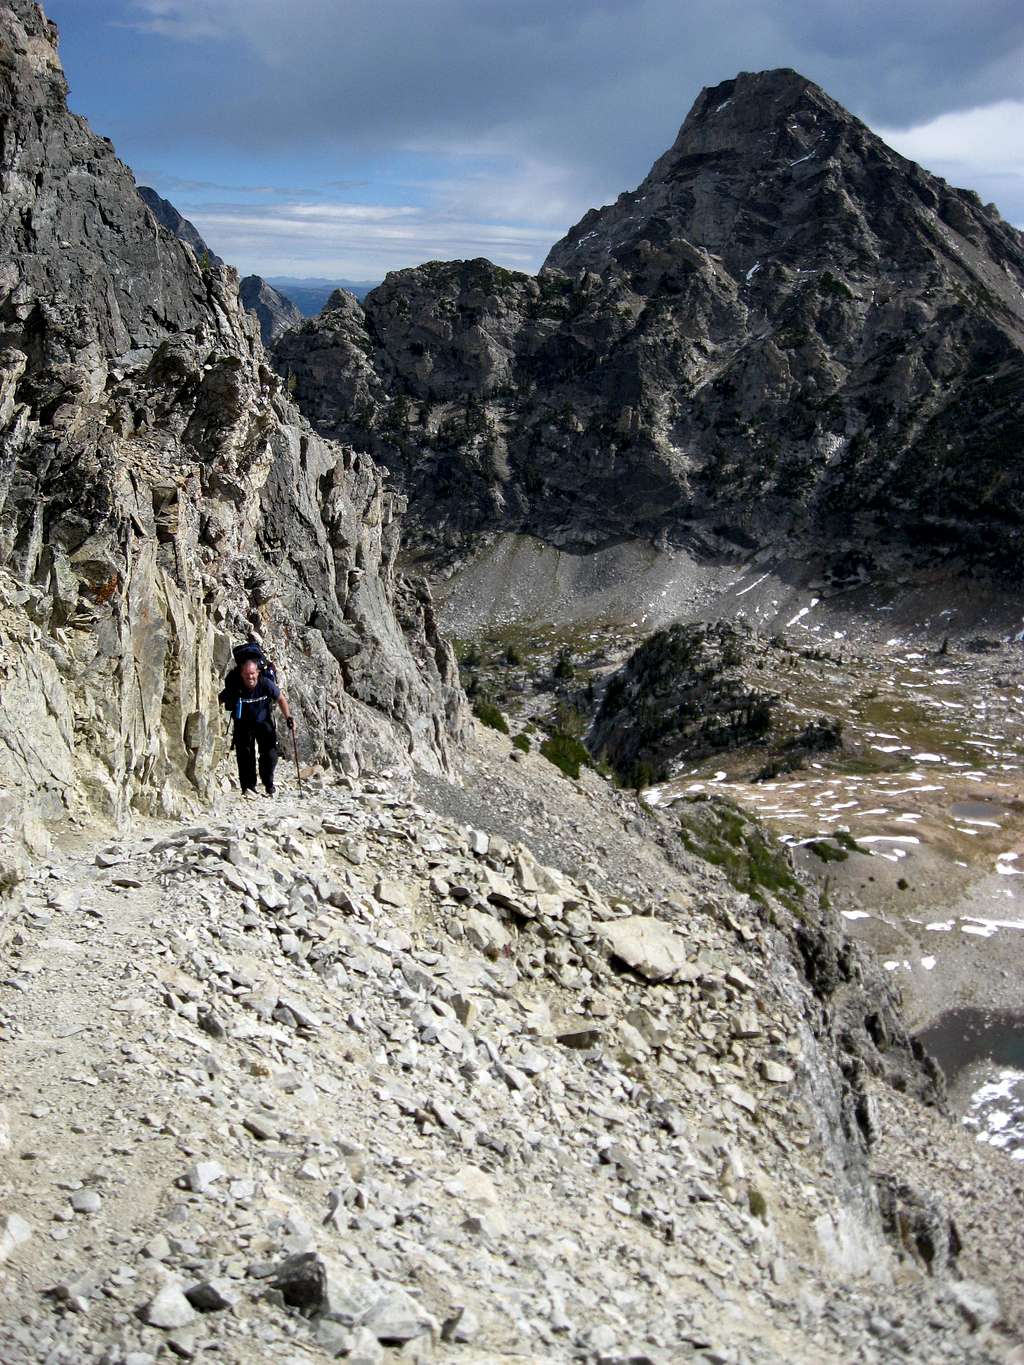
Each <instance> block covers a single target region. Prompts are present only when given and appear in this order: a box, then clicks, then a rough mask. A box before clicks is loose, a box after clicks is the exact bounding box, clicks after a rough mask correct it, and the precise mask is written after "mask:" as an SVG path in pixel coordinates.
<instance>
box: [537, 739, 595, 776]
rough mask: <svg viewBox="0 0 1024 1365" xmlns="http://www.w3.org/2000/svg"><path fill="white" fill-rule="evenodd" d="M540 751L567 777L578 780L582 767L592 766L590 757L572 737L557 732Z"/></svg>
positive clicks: (545, 742) (546, 741)
mask: <svg viewBox="0 0 1024 1365" xmlns="http://www.w3.org/2000/svg"><path fill="white" fill-rule="evenodd" d="M540 751H541V753H542V754H543V755H544V757H545V758H546V759H547V760H548V762H549V763H553V764H554V765H555V767H556V768H559V769H561V771H562V772H563V773H565V775H566V777H572V778H578V777H579V775H580V767H581V765H584V766H587V767H589V766H590V755H589V754H588V753H587V751H586V749H585V748H584V747H583V745H582V744H581V743H580V742H579V740H578V739H576V738H574V736H572V735H563V734H561V733H559V732H557V731H556V733H555V734H553V735H549V736H548V738H547V739H546V740H545V741H544V743H543V744H542V745H541V746H540Z"/></svg>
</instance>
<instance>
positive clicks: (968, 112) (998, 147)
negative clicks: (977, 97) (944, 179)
mask: <svg viewBox="0 0 1024 1365" xmlns="http://www.w3.org/2000/svg"><path fill="white" fill-rule="evenodd" d="M1022 127H1024V100H1000V101H999V102H998V103H997V104H989V105H986V106H985V107H983V108H981V109H964V110H961V111H959V112H957V113H953V114H942V115H940V116H939V117H938V118H934V119H931V120H929V122H927V123H921V124H918V126H917V127H914V128H906V129H902V130H900V129H889V128H879V129H877V130H876V131H877V132H878V135H879V137H881V138H884V140H885V141H886V142H888V144H889V146H890V147H894V148H895V149H896V151H898V152H899V153H900V154H901V155H902V156H906V157H909V158H910V159H911V160H912V161H918V162H920V163H921V164H922V165H923V166H925V167H930V166H935V165H939V164H940V163H941V164H943V165H946V166H950V165H960V166H965V167H967V166H971V167H977V168H978V169H979V170H984V171H986V172H990V173H992V172H994V173H996V174H998V175H1020V176H1024V139H1022V137H1021V129H1022Z"/></svg>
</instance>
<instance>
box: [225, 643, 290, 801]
mask: <svg viewBox="0 0 1024 1365" xmlns="http://www.w3.org/2000/svg"><path fill="white" fill-rule="evenodd" d="M220 700H221V702H222V703H223V704H224V705H226V706H229V707H230V708H231V714H232V718H233V719H234V723H235V724H234V734H233V736H232V740H231V743H232V745H233V746H234V750H235V757H236V758H237V760H238V783H239V786H240V787H241V788H242V795H243V796H245V795H246V794H247V793H248V792H254V791H255V790H256V750H257V749H258V750H259V777H260V781H261V782H262V783H263V789H264V791H265V792H266V793H267V795H268V796H273V795H274V768H275V767H276V766H277V729H276V727H275V725H274V717H273V710H274V706H275V705H277V706H279V707H280V708H281V713H282V715H283V716H284V718H285V723H286V724H287V726H288V729H289V730H291V731H292V734H293V735H294V732H295V721H294V719H293V718H292V716H291V714H290V712H289V710H288V699H287V698H286V697H285V695H284V693H283V692H282V691H281V689H280V688H279V687H278V685H277V683H276V681H275V680H274V676H273V670H272V668H266V669H263V670H261V668H260V665H259V662H258V660H257V659H256V658H247V659H244V660H243V661H242V662H241V663H240V664H239V666H238V670H237V686H234V687H233V686H230V685H225V687H224V689H223V691H222V692H221V694H220Z"/></svg>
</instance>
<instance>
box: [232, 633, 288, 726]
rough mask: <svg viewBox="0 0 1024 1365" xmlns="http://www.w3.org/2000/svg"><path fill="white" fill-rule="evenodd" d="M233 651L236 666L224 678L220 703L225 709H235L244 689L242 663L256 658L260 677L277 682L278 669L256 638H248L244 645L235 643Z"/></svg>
mask: <svg viewBox="0 0 1024 1365" xmlns="http://www.w3.org/2000/svg"><path fill="white" fill-rule="evenodd" d="M231 653H232V654H233V656H234V660H235V666H234V668H232V669H231V671H230V672H229V673H228V675H227V677H226V678H225V679H224V686H223V687H222V688H221V691H220V703H221V705H222V706H223V707H224V710H225V711H232V712H233V711H234V710H235V703H236V702H237V701H238V698H239V695H240V693H241V691H242V671H241V670H242V665H243V664H244V663H248V661H249V660H250V659H253V660H255V662H256V664H257V665H258V667H259V670H260V677H261V678H266V679H267V681H268V682H272V683H276V682H277V670H276V669H275V668H274V665H273V662H272V661H271V660H270V659H268V658H267V656H266V655H265V654H264V653H263V648H262V646H261V645H258V644H257V643H256V641H255V640H247V641H246V642H245V644H244V645H235V646H234V648H233V649H232V651H231Z"/></svg>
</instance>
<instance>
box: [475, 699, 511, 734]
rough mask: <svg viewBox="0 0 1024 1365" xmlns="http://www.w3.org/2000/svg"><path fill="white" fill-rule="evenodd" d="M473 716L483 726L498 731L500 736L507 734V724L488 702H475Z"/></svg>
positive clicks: (496, 709) (491, 703) (492, 704)
mask: <svg viewBox="0 0 1024 1365" xmlns="http://www.w3.org/2000/svg"><path fill="white" fill-rule="evenodd" d="M473 715H474V716H476V718H477V720H478V721H480V722H481V723H482V724H484V725H489V726H490V727H491V729H492V730H498V731H500V733H501V734H503V735H507V734H508V722H507V721H506V719H505V717H504V716H503V715H502V714H501V712H500V711H499V710H498V708H497V707H496V706H495V705H494V703H493V702H490V701H484V700H482V699H481V700H480V701H475V702H474V703H473Z"/></svg>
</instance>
